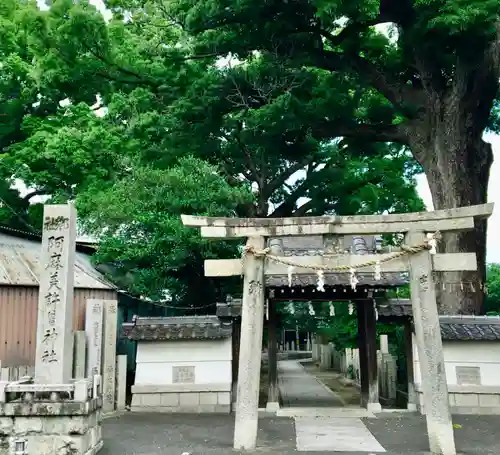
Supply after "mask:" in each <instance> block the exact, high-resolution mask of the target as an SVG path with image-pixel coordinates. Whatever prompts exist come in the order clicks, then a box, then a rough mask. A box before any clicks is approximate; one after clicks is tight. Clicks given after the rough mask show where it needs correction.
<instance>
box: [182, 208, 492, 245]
mask: <svg viewBox="0 0 500 455" xmlns="http://www.w3.org/2000/svg"><path fill="white" fill-rule="evenodd" d="M493 206H494V204H493V203H489V204H482V205H472V206H468V207H460V208H454V209H448V210H436V211H433V212H416V213H401V214H392V215H355V216H311V217H288V218H217V217H204V216H192V215H181V218H182V222H183V224H184V226H187V227H199V228H201V236H202V237H207V238H227V237H253V236H264V237H272V236H288V235H321V234H336V235H346V234H391V233H400V232H409V231H424V232H435V231H463V230H471V229H474V218H488V217H489V216H490V215H491V214H492V213H493Z"/></svg>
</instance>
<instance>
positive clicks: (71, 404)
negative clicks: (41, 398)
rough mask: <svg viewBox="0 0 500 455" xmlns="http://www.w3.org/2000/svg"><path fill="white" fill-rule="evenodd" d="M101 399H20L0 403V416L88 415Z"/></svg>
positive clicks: (98, 404) (98, 407)
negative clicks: (45, 400) (30, 400)
mask: <svg viewBox="0 0 500 455" xmlns="http://www.w3.org/2000/svg"><path fill="white" fill-rule="evenodd" d="M101 406H102V400H101V399H100V398H93V399H91V400H89V401H87V402H86V403H83V402H75V401H65V402H31V403H23V402H21V401H17V402H10V403H0V416H7V417H11V416H12V417H16V416H77V415H88V414H89V413H90V412H93V411H96V410H98V409H100V408H101Z"/></svg>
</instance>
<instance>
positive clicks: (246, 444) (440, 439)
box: [182, 204, 493, 455]
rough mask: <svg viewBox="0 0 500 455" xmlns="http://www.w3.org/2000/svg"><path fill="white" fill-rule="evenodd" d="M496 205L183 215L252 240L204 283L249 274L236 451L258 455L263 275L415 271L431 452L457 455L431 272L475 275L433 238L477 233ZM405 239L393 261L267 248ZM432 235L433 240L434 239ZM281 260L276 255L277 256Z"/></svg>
mask: <svg viewBox="0 0 500 455" xmlns="http://www.w3.org/2000/svg"><path fill="white" fill-rule="evenodd" d="M492 212H493V204H484V205H477V206H470V207H462V208H456V209H450V210H439V211H434V212H419V213H405V214H397V215H368V216H347V217H340V216H322V217H303V218H244V219H242V218H210V217H198V216H190V215H182V221H183V224H184V225H185V226H187V227H197V228H200V231H201V236H202V237H205V238H213V239H226V238H233V239H234V238H245V237H246V238H247V243H246V246H245V249H244V254H243V260H242V259H216V260H206V261H205V276H209V277H228V276H237V275H243V308H242V321H241V339H240V356H239V374H238V388H237V402H236V416H235V430H234V449H236V450H252V449H255V446H256V441H257V424H258V398H259V397H258V395H259V380H260V364H261V348H262V336H263V320H264V304H265V276H266V275H280V274H283V275H286V274H288V273H289V271H290V270H289V267H290V266H291V265H293V266H295V267H296V268H297V269H296V270H295V271H294V273H297V274H304V273H305V274H311V273H318V278H319V279H321V276H322V273H323V272H322V271H323V270H325V271H328V270H330V271H331V270H337V271H344V272H346V273H351V275H355V272H356V271H359V272H363V273H366V272H373V271H374V268H375V270H376V273H377V272H379V273H380V272H381V273H387V272H409V273H410V290H411V300H412V309H413V315H414V325H415V335H416V340H417V348H418V353H419V358H420V362H421V368H422V386H423V392H424V393H423V394H424V406H425V409H426V420H427V431H428V435H429V446H430V450H431V452H432V453H433V454H436V455H456V450H455V441H454V437H453V427H452V422H451V415H450V408H449V401H448V387H447V382H446V376H445V369H444V359H443V347H442V341H441V333H440V327H439V318H438V311H437V305H436V290H435V283H434V279H433V273H432V272H433V271H437V272H456V271H474V270H477V259H476V254H475V253H474V252H460V253H446V254H436V252H435V251H434V249H435V248H434V241H433V240H434V238H433V236H432V234H434V233H436V232H444V231H463V230H472V229H474V219H475V218H487V217H489V216H490V215H491V213H492ZM398 233H404V234H405V241H404V245H405V247H402V250H401V251H399V252H394V253H387V254H371V255H370V254H368V255H362V256H360V255H351V254H332V255H322V256H320V255H318V256H297V257H295V256H291V257H286V258H283V257H280V256H279V253H277V252H275V251H273V248H266V246H267V242H266V240H267V238H269V237H280V236H294V235H300V236H303V235H327V236H336V235H357V234H359V235H363V234H398ZM428 233H431V234H428ZM275 253H276V254H275Z"/></svg>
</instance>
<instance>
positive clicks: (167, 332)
mask: <svg viewBox="0 0 500 455" xmlns="http://www.w3.org/2000/svg"><path fill="white" fill-rule="evenodd" d="M123 334H124V336H125V337H126V338H128V339H130V340H135V341H161V340H163V341H164V340H209V339H221V338H229V337H230V336H231V335H232V323H231V322H223V321H221V320H220V319H219V318H218V317H217V316H178V317H157V318H147V317H138V318H136V320H135V321H134V322H127V323H125V324H123Z"/></svg>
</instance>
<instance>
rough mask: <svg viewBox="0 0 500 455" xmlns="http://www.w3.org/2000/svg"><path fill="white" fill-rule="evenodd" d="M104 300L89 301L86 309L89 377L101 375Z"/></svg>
mask: <svg viewBox="0 0 500 455" xmlns="http://www.w3.org/2000/svg"><path fill="white" fill-rule="evenodd" d="M103 318H104V300H98V299H89V300H87V307H86V309H85V334H86V338H87V377H93V376H95V375H100V374H101V373H102V371H101V362H102V336H103V320H104V319H103Z"/></svg>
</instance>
